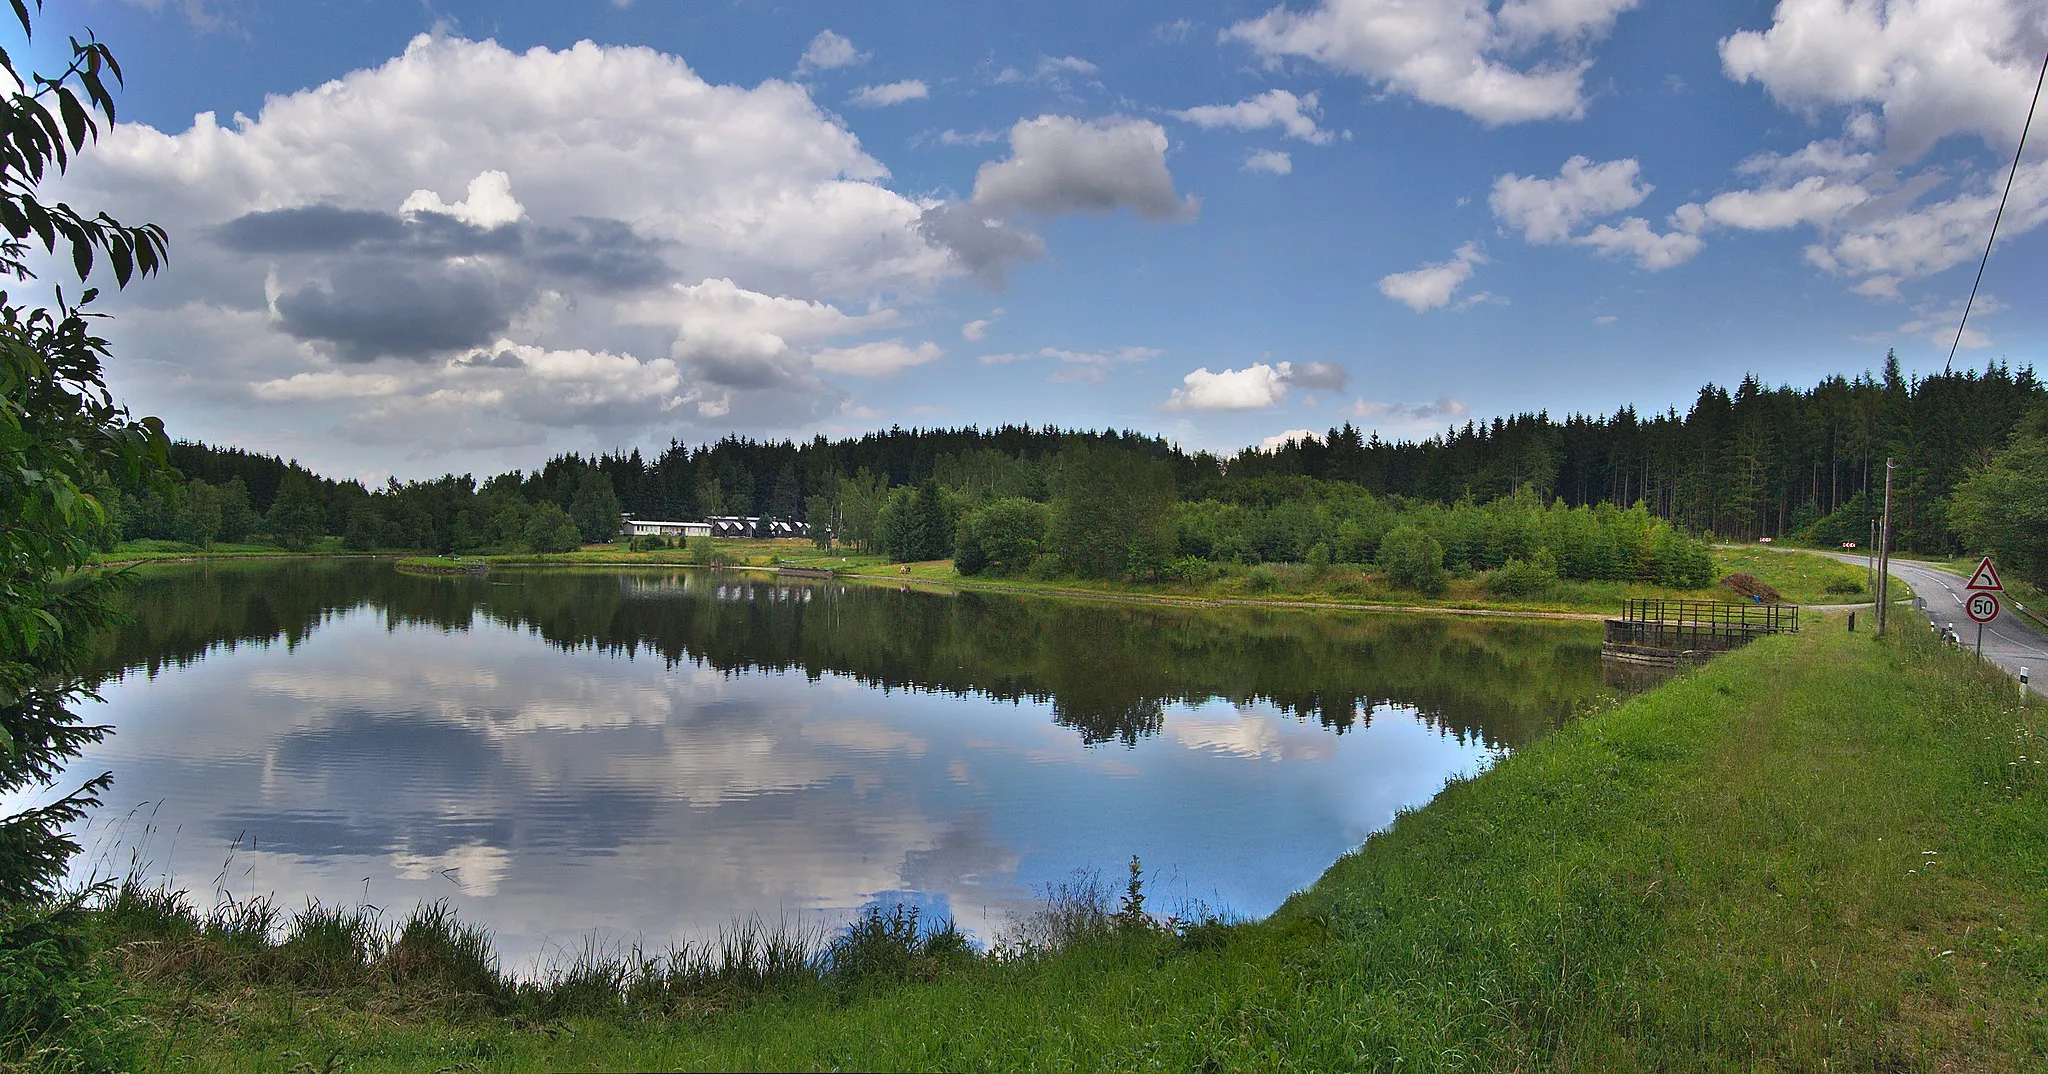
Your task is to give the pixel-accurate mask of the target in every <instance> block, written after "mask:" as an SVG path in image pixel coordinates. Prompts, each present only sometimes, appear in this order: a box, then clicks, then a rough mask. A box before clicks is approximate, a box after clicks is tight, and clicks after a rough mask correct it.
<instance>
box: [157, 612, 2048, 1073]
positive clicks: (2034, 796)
mask: <svg viewBox="0 0 2048 1074" xmlns="http://www.w3.org/2000/svg"><path fill="white" fill-rule="evenodd" d="M1909 627H1910V624H1908V625H1907V628H1902V629H1901V630H1899V631H1898V632H1897V633H1896V634H1895V636H1894V637H1892V638H1891V639H1889V640H1888V641H1886V642H1882V643H1880V642H1878V641H1876V640H1874V639H1872V638H1871V637H1870V635H1869V634H1868V633H1867V632H1866V633H1859V634H1854V635H1851V634H1848V633H1846V632H1844V630H1843V629H1842V627H1841V625H1840V617H1833V618H1830V619H1828V620H1826V621H1824V622H1821V623H1817V624H1814V625H1813V626H1812V627H1810V628H1809V629H1808V630H1807V631H1806V632H1805V633H1803V634H1801V635H1798V636H1788V637H1780V638H1773V639H1767V640H1765V641H1762V642H1759V643H1757V644H1755V645H1752V646H1750V647H1749V648H1747V649H1745V650H1741V651H1739V652H1736V653H1734V654H1732V655H1729V656H1726V657H1722V658H1720V659H1718V660H1717V661H1715V662H1714V663H1713V664H1711V665H1709V666H1707V667H1705V668H1703V669H1700V670H1698V671H1694V672H1691V673H1688V674H1686V675H1684V676H1682V677H1680V678H1679V679H1677V680H1674V681H1673V682H1671V683H1670V684H1667V685H1666V686H1664V687H1662V688H1660V689H1658V690H1655V691H1652V692H1651V693H1648V694H1645V695H1641V696H1639V697H1637V698H1635V699H1633V700H1631V701H1629V702H1626V703H1624V704H1621V705H1619V706H1616V707H1611V708H1608V709H1605V710H1603V711H1599V712H1595V713H1591V714H1588V715H1587V716H1585V717H1583V718H1582V719H1580V720H1579V721H1577V722H1575V723H1574V724H1572V725H1571V726H1569V727H1567V728H1565V729H1564V730H1561V731H1559V732H1557V733H1556V734H1554V735H1552V736H1550V737H1549V738H1546V739H1543V740H1540V741H1538V742H1537V743H1535V744H1534V745H1532V746H1529V747H1527V748H1525V749H1523V750H1522V751H1520V752H1519V753H1517V754H1516V755H1514V756H1512V757H1510V758H1508V759H1506V760H1504V761H1502V762H1501V763H1499V764H1498V765H1496V766H1495V767H1494V768H1493V769H1492V770H1491V771H1490V772H1488V773H1487V774H1485V775H1483V776H1481V777H1479V778H1476V779H1473V780H1470V781H1466V782H1461V783H1457V784H1454V785H1452V786H1451V787H1449V788H1447V789H1446V790H1445V791H1444V792H1443V793H1442V794H1441V795H1439V796H1438V797H1437V798H1436V800H1434V801H1433V802H1431V803H1430V804H1429V805H1428V806H1426V807H1424V808H1422V809H1420V810H1417V811H1414V812H1411V813H1408V814H1405V815H1403V816H1401V817H1400V818H1398V819H1397V820H1396V822H1395V823H1394V824H1393V825H1392V827H1390V828H1389V829H1388V830H1386V831H1385V832H1383V833H1381V834H1380V835H1378V836H1375V837H1374V838H1372V839H1371V840H1369V841H1368V842H1367V843H1366V844H1365V845H1364V846H1363V847H1362V848H1360V849H1359V850H1358V851H1357V852H1355V853H1353V854H1351V855H1349V856H1347V857H1345V858H1344V859H1342V860H1340V861H1339V862H1337V863H1336V864H1335V865H1333V866H1332V867H1331V868H1330V870H1329V871H1328V872H1327V873H1326V874H1325V875H1324V876H1323V877H1322V878H1321V879H1320V880H1319V881H1317V883H1316V884H1315V885H1314V886H1313V887H1312V888H1311V889H1309V890H1308V891H1306V892H1304V893H1302V894H1300V895H1298V896H1297V897H1295V898H1294V899H1293V900H1291V901H1290V902H1289V903H1287V904H1286V905H1285V906H1284V907H1283V908H1282V909H1281V910H1280V911H1279V912H1278V913H1276V914H1275V915H1274V916H1273V917H1272V918H1270V919H1268V920H1266V921H1262V922H1258V923H1253V924H1248V925H1238V926H1220V925H1202V926H1199V927H1196V928H1191V929H1187V930H1185V931H1184V932H1182V933H1175V932H1173V931H1169V930H1158V929H1133V930H1123V931H1117V930H1108V931H1102V932H1098V933H1094V934H1091V935H1090V936H1088V937H1085V938H1083V939H1080V940H1078V941H1077V942H1072V943H1070V944H1069V945H1068V946H1066V947H1064V948H1062V949H1060V950H1059V951H1057V952H1056V953H1052V954H1047V955H1043V956H1040V957H1023V958H1013V959H1008V960H1001V961H996V960H988V959H972V960H966V961H961V960H957V959H955V960H950V961H945V962H941V963H935V964H931V965H927V966H925V967H923V968H922V969H921V970H920V971H919V972H917V973H914V974H910V975H907V976H906V975H897V976H892V977H890V978H888V979H887V980H885V981H880V982H874V981H868V982H858V983H846V982H834V981H832V980H830V979H820V978H816V977H807V978H803V979H801V980H795V981H792V982H789V983H785V984H784V985H781V986H775V987H762V988H755V989H751V990H744V991H729V992H723V993H715V992H706V993H703V994H701V995H691V996H686V997H684V998H682V999H681V1000H679V1001H677V1002H671V1003H668V1004H666V1005H647V1004H642V1005H638V1006H636V1005H634V1004H633V1003H632V1002H630V995H629V993H630V989H627V988H623V987H621V988H617V989H612V990H610V991H609V992H606V993H605V994H606V995H614V996H617V997H619V998H618V999H616V1000H606V1002H604V1003H602V1004H599V1005H597V1006H595V1007H586V1008H582V1009H580V1010H570V1011H566V1012H564V1013H557V1014H548V1013H546V1012H545V1011H541V1010H539V1009H538V1008H525V1009H519V1010H515V1011H513V1013H505V1012H504V1011H502V1010H500V1011H495V1012H494V1011H493V1010H490V1009H485V1008H478V1007H470V1008H463V1007H459V1006H451V1005H450V1004H447V1003H443V1002H426V1001H423V1000H422V999H420V998H419V997H420V996H421V993H419V992H418V991H411V992H409V991H407V990H406V989H405V987H404V986H403V985H402V983H400V982H396V981H393V980H391V979H390V978H389V975H388V974H387V975H386V978H385V979H384V980H383V981H382V982H381V983H358V984H357V985H354V986H352V987H351V988H344V989H317V988H312V987H309V986H306V985H304V984H292V983H288V982H282V981H262V980H256V979H252V978H248V977H243V978H236V979H233V980H231V981H226V982H224V983H213V984H208V985H206V986H204V987H199V986H194V985H192V984H190V983H189V982H190V981H191V980H193V978H190V977H186V976H180V975H160V976H158V977H154V978H148V979H143V980H141V981H140V983H139V984H138V986H137V987H138V988H139V989H140V990H141V993H142V995H143V996H144V998H145V1003H144V1006H143V1010H144V1012H145V1015H146V1021H147V1024H148V1025H149V1026H150V1027H151V1030H150V1031H151V1033H152V1034H153V1036H152V1037H151V1039H150V1040H149V1041H148V1042H147V1043H148V1049H147V1050H148V1052H149V1054H160V1055H163V1056H165V1057H167V1058H168V1061H167V1062H166V1064H165V1067H166V1068H167V1069H181V1070H182V1069H206V1070H278V1069H289V1068H291V1067H293V1066H294V1064H300V1063H305V1064H310V1065H311V1067H312V1068H313V1069H324V1067H323V1064H330V1065H331V1064H335V1063H345V1064H346V1066H347V1069H349V1070H354V1071H376V1070H421V1069H464V1070H526V1069H676V1068H682V1069H748V1068H767V1069H784V1068H789V1069H829V1068H841V1069H866V1068H871V1069H1004V1070H1007V1069H1027V1068H1030V1069H1097V1068H1111V1069H1138V1068H1146V1069H1151V1068H1159V1069H1201V1070H1226V1069H1246V1070H1281V1069H1302V1070H1337V1069H1385V1070H1397V1069H1408V1070H1534V1069H1538V1068H1548V1069H1558V1070H1574V1069H1576V1070H1624V1071H1625V1070H1728V1071H1783V1070H1814V1071H1820V1070H1843V1071H1864V1070H1886V1071H1892V1070H1898V1071H1920V1070H1925V1071H1941V1070H1961V1069H1972V1070H2029V1069H2048V1010H2044V1003H2048V1000H2044V997H2048V779H2044V776H2043V770H2042V766H2041V763H2040V762H2041V754H2042V752H2043V751H2044V750H2048V723H2044V721H2043V719H2042V717H2043V714H2044V711H2048V710H2044V708H2043V707H2038V706H2037V707H2033V708H2022V707H2020V706H2019V703H2018V700H2017V696H2016V692H2015V690H2014V688H2013V686H2012V683H2011V681H2010V680H2009V679H2007V678H2005V677H2004V676H2002V675H1999V674H1997V673H1996V672H1995V671H1991V670H1989V669H1987V668H1985V667H1984V666H1982V665H1979V664H1977V663H1975V662H1974V661H1972V660H1971V659H1970V658H1968V657H1967V656H1964V655H1962V654H1959V653H1953V652H1948V651H1945V650H1943V649H1942V648H1941V647H1940V646H1938V645H1937V644H1936V643H1935V641H1934V640H1933V639H1932V637H1931V636H1930V635H1928V634H1927V633H1926V632H1924V631H1918V630H1913V629H1910V628H1909ZM442 924H443V925H444V926H445V923H442ZM333 931H335V929H333V928H329V932H333ZM340 931H341V932H342V933H343V934H344V935H346V933H347V930H346V929H341V930H340ZM130 944H131V946H130V947H128V948H127V950H130V951H138V952H145V953H146V952H149V951H152V950H158V949H155V948H148V947H145V946H135V945H134V943H133V941H130ZM329 944H330V946H331V947H333V948H334V949H337V950H353V948H352V947H350V946H349V944H348V943H347V942H337V941H329ZM138 957H140V956H138ZM349 957H354V956H352V955H351V956H349ZM600 991H604V990H602V989H601V990H600Z"/></svg>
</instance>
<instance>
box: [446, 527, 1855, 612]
mask: <svg viewBox="0 0 2048 1074" xmlns="http://www.w3.org/2000/svg"><path fill="white" fill-rule="evenodd" d="M714 547H715V549H716V551H717V553H718V555H719V562H718V563H717V564H716V565H721V566H735V567H761V568H798V569H802V570H829V571H832V572H834V573H836V574H839V575H841V576H845V577H854V578H868V579H876V580H887V581H895V582H908V583H915V584H937V585H947V586H961V587H972V588H977V589H990V590H1001V591H1011V592H1020V593H1046V594H1050V593H1058V594H1076V593H1078V594H1087V595H1096V596H1105V597H1116V596H1141V597H1152V598H1160V599H1167V600H1195V601H1243V602H1270V603H1277V604H1311V605H1358V606H1383V607H1410V608H1443V609H1474V610H1493V611H1511V612H1548V613H1563V614H1578V615H1612V614H1614V612H1615V609H1616V608H1617V607H1619V606H1620V603H1621V601H1622V600H1623V599H1624V598H1627V597H1667V598H1671V597H1676V598H1685V599H1693V600H1738V599H1740V598H1739V597H1738V596H1737V595H1736V594H1735V593H1733V592H1731V591H1730V590H1728V589H1727V588H1725V587H1722V586H1719V585H1715V586H1709V587H1706V588H1702V589H1669V588H1665V587H1662V586H1655V585H1647V584H1642V583H1633V582H1575V581H1559V582H1557V583H1555V584H1553V585H1551V586H1549V587H1548V588H1546V589H1544V590H1543V591H1541V592H1537V593H1531V594H1528V595H1521V596H1503V595H1501V594H1497V593H1494V592H1492V591H1491V590H1490V589H1489V588H1488V584H1487V579H1486V577H1485V576H1484V575H1475V576H1473V577H1467V578H1459V577H1453V578H1451V579H1450V581H1449V585H1448V588H1447V589H1446V590H1445V591H1444V592H1443V593H1441V594H1438V595H1436V596H1428V595H1425V594H1422V593H1417V592H1415V591H1413V590H1409V589H1402V588H1399V587H1397V586H1393V585H1390V584H1388V583H1387V581H1386V580H1385V579H1384V578H1382V577H1381V576H1380V575H1379V574H1378V573H1377V572H1376V571H1374V570H1371V569H1368V568H1365V567H1360V566H1357V565H1354V564H1333V565H1332V566H1330V567H1329V568H1328V569H1326V570H1324V571H1321V572H1316V571H1313V570H1311V569H1310V568H1309V567H1307V566H1305V565H1303V564H1299V563H1266V564H1257V565H1253V566H1242V565H1235V564H1231V565H1219V566H1218V573H1217V576H1216V577H1214V578H1209V579H1205V580H1203V581H1199V582H1184V581H1160V582H1124V581H1112V580H1092V579H1082V578H1071V577H1029V576H1026V577H995V576H990V575H977V576H974V577H971V578H967V577H962V576H960V575H959V574H957V573H956V572H955V571H954V570H953V563H952V561H951V560H930V561H927V562H922V563H890V562H888V561H886V560H884V559H883V558H882V557H880V556H875V555H870V554H865V553H860V552H854V551H851V550H846V549H835V550H833V551H831V552H823V551H820V550H818V549H817V548H816V547H815V546H813V545H811V544H810V543H809V542H807V541H799V540H781V541H765V540H764V541H737V540H735V541H719V542H717V544H716V545H715V546H714ZM474 560H481V561H483V562H486V563H489V564H490V565H492V566H498V567H513V566H661V565H680V564H690V563H693V562H694V561H693V560H692V558H691V553H690V552H688V551H685V550H681V549H668V550H659V551H651V552H628V551H622V550H620V549H617V548H614V547H610V546H590V547H587V548H584V549H582V550H580V551H576V552H565V553H560V554H556V555H502V556H482V557H470V558H469V560H466V561H474ZM1714 566H1715V576H1716V577H1722V576H1725V575H1729V574H1734V573H1738V572H1740V573H1746V574H1751V575H1754V576H1755V577H1757V578H1759V579H1761V580H1762V581H1764V582H1765V583H1767V584H1769V585H1771V586H1772V587H1773V588H1775V589H1777V590H1778V591H1779V593H1780V594H1781V595H1782V596H1783V597H1784V599H1785V600H1787V601H1789V602H1792V603H1795V604H1841V603H1853V602H1856V601H1860V600H1864V599H1867V598H1866V594H1865V592H1864V585H1863V571H1862V570H1860V569H1859V568H1856V567H1853V566H1850V565H1848V564H1844V563H1839V562H1837V561H1835V560H1831V559H1828V558H1826V557H1824V556H1816V555H1811V554H1805V553H1783V552H1769V551H1763V550H1757V549H1747V548H1722V549H1716V550H1715V551H1714Z"/></svg>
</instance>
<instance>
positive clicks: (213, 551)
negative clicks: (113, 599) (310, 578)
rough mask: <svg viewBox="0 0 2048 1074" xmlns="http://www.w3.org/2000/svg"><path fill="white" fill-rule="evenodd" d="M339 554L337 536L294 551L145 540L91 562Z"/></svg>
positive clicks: (100, 554) (236, 544) (123, 544)
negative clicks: (302, 550)
mask: <svg viewBox="0 0 2048 1074" xmlns="http://www.w3.org/2000/svg"><path fill="white" fill-rule="evenodd" d="M340 554H343V552H342V547H341V538H339V537H321V538H317V539H316V540H314V542H313V544H312V547H310V548H308V549H306V550H305V551H304V552H293V551H291V550H290V549H287V548H285V547H283V546H282V545H274V544H262V543H252V542H230V541H215V542H214V543H213V546H212V547H211V548H202V547H200V546H199V545H196V544H192V543H190V542H187V541H163V540H156V539H144V540H139V541H123V542H121V543H120V544H117V545H115V546H114V548H113V550H112V551H108V552H96V553H94V554H93V562H95V563H105V564H118V563H147V562H150V561H153V560H163V559H249V558H261V557H266V556H300V555H325V556H332V555H340Z"/></svg>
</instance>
